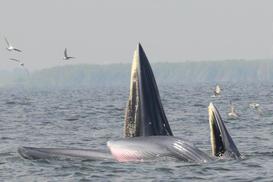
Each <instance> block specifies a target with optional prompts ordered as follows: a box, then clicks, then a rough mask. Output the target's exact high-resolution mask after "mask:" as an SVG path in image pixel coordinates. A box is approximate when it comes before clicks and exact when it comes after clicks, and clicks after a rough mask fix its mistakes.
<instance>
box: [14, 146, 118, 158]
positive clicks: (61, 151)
mask: <svg viewBox="0 0 273 182" xmlns="http://www.w3.org/2000/svg"><path fill="white" fill-rule="evenodd" d="M18 153H19V154H20V155H21V156H22V157H23V158H25V159H32V160H37V159H55V158H81V159H89V160H109V159H113V158H112V156H111V155H110V154H109V152H107V151H102V150H92V149H69V148H67V149H66V148H36V147H19V148H18Z"/></svg>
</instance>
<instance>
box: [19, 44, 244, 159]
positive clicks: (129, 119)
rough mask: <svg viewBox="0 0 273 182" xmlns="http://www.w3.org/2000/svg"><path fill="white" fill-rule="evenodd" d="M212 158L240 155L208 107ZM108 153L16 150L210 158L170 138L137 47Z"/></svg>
mask: <svg viewBox="0 0 273 182" xmlns="http://www.w3.org/2000/svg"><path fill="white" fill-rule="evenodd" d="M208 111H209V123H210V131H211V145H212V154H213V156H216V157H222V156H226V155H225V154H228V155H227V156H230V157H232V158H239V157H240V153H239V151H238V149H237V147H236V146H235V144H234V142H233V140H232V138H231V136H230V135H229V133H228V131H227V129H226V127H225V125H224V122H223V120H222V118H221V116H220V114H219V112H218V110H217V109H216V107H215V106H214V105H213V104H212V103H211V104H210V105H209V107H208ZM107 147H108V149H109V150H110V152H109V150H108V151H97V150H93V149H73V148H67V149H65V148H36V147H19V148H18V152H19V154H20V155H21V156H22V157H24V158H27V159H48V158H56V157H64V158H66V157H80V158H87V159H92V160H104V159H116V160H117V161H120V162H124V161H139V160H148V159H155V158H159V157H171V158H175V159H178V160H182V161H187V162H198V163H203V162H207V161H210V160H212V157H210V156H209V155H207V154H206V153H204V152H203V151H201V150H199V149H198V148H197V147H195V146H194V145H193V144H192V143H190V142H188V141H186V140H184V139H182V138H179V137H174V136H173V132H172V131H171V127H170V125H169V122H168V120H167V117H166V115H165V112H164V109H163V106H162V103H161V99H160V95H159V91H158V88H157V84H156V81H155V78H154V75H153V72H152V68H151V66H150V63H149V61H148V59H147V56H146V54H145V52H144V50H143V48H142V46H141V45H140V44H138V46H137V49H136V50H135V52H134V58H133V63H132V70H131V83H130V94H129V99H128V102H127V107H126V111H125V121H124V138H122V139H118V140H110V141H108V142H107Z"/></svg>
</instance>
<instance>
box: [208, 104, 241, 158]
mask: <svg viewBox="0 0 273 182" xmlns="http://www.w3.org/2000/svg"><path fill="white" fill-rule="evenodd" d="M208 113H209V125H210V140H211V149H212V155H213V156H216V157H221V156H227V157H232V158H240V153H239V151H238V149H237V147H236V145H235V144H234V142H233V140H232V138H231V136H230V134H229V133H228V131H227V129H226V127H225V124H224V122H223V120H222V118H221V116H220V114H219V111H218V110H217V108H216V107H215V106H214V105H213V104H212V103H210V105H209V107H208Z"/></svg>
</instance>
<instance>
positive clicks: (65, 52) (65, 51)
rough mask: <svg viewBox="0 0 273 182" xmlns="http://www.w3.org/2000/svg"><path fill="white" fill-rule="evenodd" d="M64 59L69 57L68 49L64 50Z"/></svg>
mask: <svg viewBox="0 0 273 182" xmlns="http://www.w3.org/2000/svg"><path fill="white" fill-rule="evenodd" d="M64 57H67V49H66V48H65V49H64Z"/></svg>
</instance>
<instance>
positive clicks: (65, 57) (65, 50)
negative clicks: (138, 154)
mask: <svg viewBox="0 0 273 182" xmlns="http://www.w3.org/2000/svg"><path fill="white" fill-rule="evenodd" d="M74 58H75V57H71V56H68V55H67V49H66V48H65V49H64V58H63V59H64V60H69V59H74Z"/></svg>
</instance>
